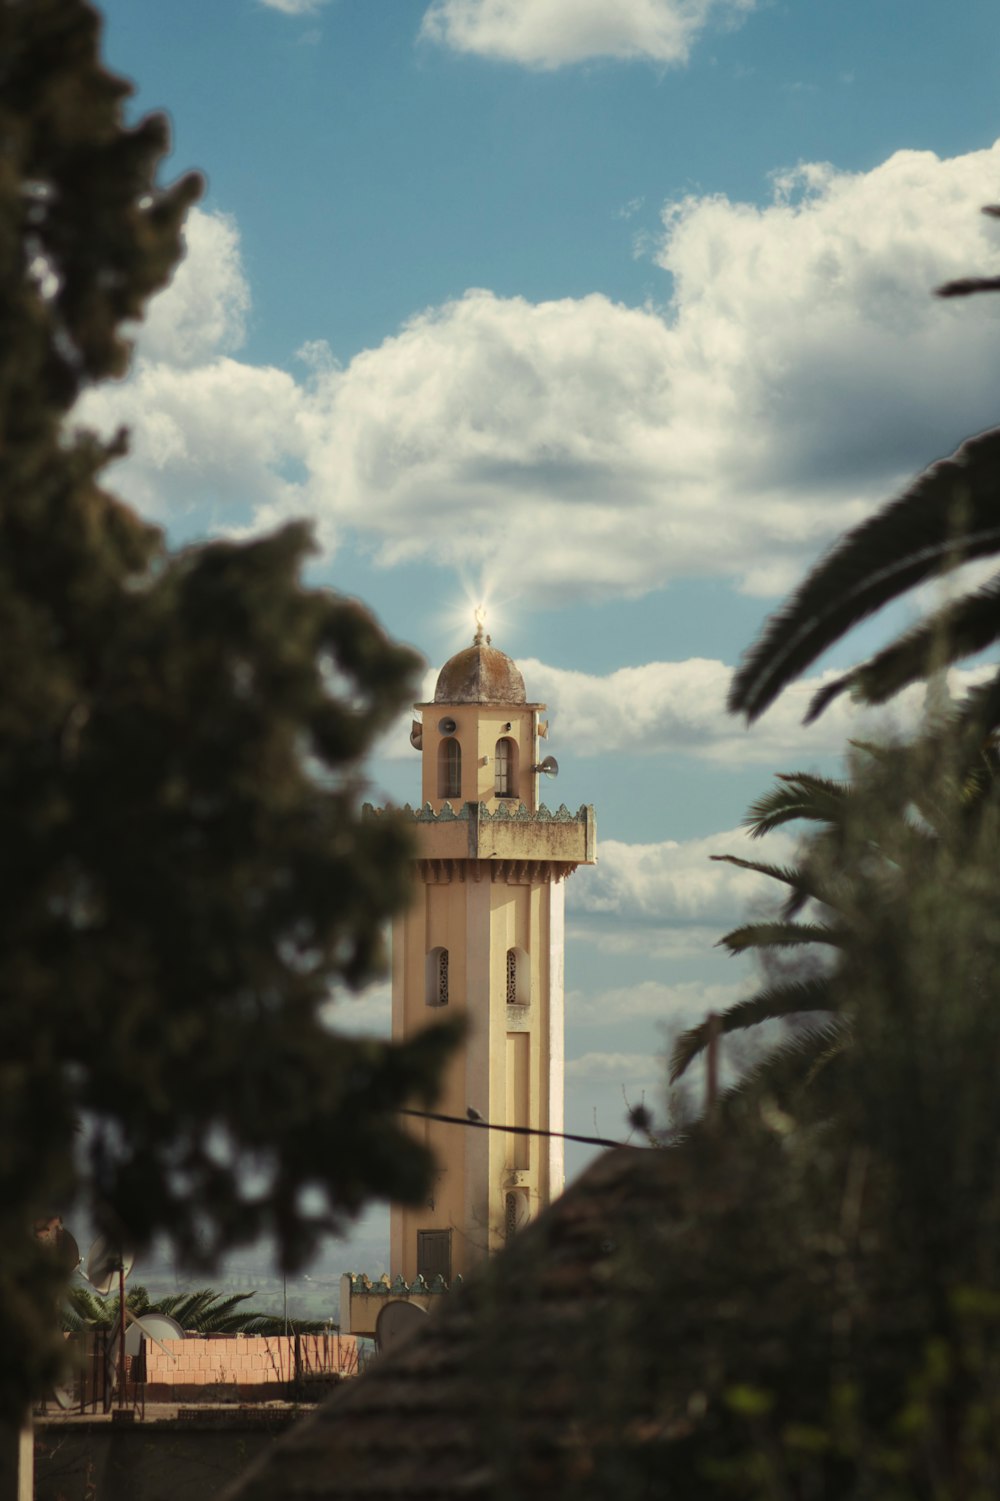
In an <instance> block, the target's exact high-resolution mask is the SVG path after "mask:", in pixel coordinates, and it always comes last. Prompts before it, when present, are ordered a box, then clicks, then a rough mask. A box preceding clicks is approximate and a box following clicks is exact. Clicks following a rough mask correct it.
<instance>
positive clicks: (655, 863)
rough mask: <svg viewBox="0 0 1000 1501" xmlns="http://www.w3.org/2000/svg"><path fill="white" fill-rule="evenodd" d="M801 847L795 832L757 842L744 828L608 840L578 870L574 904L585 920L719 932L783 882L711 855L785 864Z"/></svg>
mask: <svg viewBox="0 0 1000 1501" xmlns="http://www.w3.org/2000/svg"><path fill="white" fill-rule="evenodd" d="M795 846H796V839H795V838H794V837H793V836H792V835H790V834H784V833H781V832H776V833H774V834H769V835H767V836H766V838H765V839H763V840H760V839H755V840H751V839H750V837H749V835H748V834H747V833H746V831H745V830H744V829H728V830H726V831H724V832H722V833H719V834H711V835H709V836H707V837H706V838H704V839H686V840H682V841H677V840H673V839H667V840H664V841H662V842H661V843H659V844H625V843H623V842H622V841H620V840H617V839H602V840H601V843H600V849H599V855H600V858H599V860H598V863H597V864H596V865H594V866H589V867H582V868H581V869H580V870H578V871H577V873H576V875H575V876H574V878H573V881H572V882H571V884H570V886H569V888H568V892H567V904H568V906H569V910H570V913H571V914H572V916H573V919H574V922H575V923H577V924H582V923H583V922H585V921H586V920H587V919H591V920H597V921H601V922H603V921H606V920H608V919H614V920H615V922H619V921H623V922H625V923H632V924H653V925H655V926H657V927H661V928H667V927H671V926H679V927H686V926H688V925H691V924H695V925H697V926H699V927H702V928H705V927H708V928H712V929H714V932H715V938H718V937H719V936H720V935H721V934H722V933H723V932H724V931H725V929H726V928H727V927H731V926H733V925H734V924H735V923H737V922H738V921H739V920H740V918H741V917H742V916H743V914H744V913H745V912H746V910H747V908H748V907H749V906H750V905H751V904H754V903H760V902H761V901H762V900H764V899H773V898H774V897H775V895H780V892H781V889H782V888H780V887H779V886H777V885H776V884H775V883H774V882H773V881H771V880H769V879H768V878H767V877H765V876H760V875H756V874H754V873H753V872H751V871H746V870H741V869H739V867H737V866H735V865H729V864H728V863H726V862H724V861H719V860H713V859H711V856H712V855H737V856H739V857H740V858H741V859H744V860H764V861H767V862H769V863H771V864H781V863H782V862H784V861H787V860H789V859H790V858H791V857H792V855H793V852H794V850H795Z"/></svg>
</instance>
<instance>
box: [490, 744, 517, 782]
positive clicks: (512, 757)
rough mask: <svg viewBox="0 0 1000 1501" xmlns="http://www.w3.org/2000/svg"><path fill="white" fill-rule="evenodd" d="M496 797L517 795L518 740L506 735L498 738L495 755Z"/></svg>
mask: <svg viewBox="0 0 1000 1501" xmlns="http://www.w3.org/2000/svg"><path fill="white" fill-rule="evenodd" d="M493 765H494V767H495V768H496V770H495V774H494V777H493V795H494V797H517V741H516V740H511V739H510V738H509V737H508V736H506V735H505V736H504V737H503V739H502V740H498V741H497V744H496V751H495V752H494V756H493Z"/></svg>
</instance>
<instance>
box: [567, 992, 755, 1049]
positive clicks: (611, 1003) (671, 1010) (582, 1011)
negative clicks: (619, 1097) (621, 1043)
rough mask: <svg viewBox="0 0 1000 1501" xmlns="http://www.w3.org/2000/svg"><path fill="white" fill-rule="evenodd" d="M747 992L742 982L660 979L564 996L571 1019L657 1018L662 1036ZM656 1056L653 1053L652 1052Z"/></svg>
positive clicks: (593, 1021) (596, 1021)
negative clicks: (661, 980)
mask: <svg viewBox="0 0 1000 1501" xmlns="http://www.w3.org/2000/svg"><path fill="white" fill-rule="evenodd" d="M746 994H747V987H746V986H745V985H739V984H735V985H712V984H706V983H704V982H703V981H701V980H683V981H681V982H680V983H679V984H676V985H665V984H663V983H661V982H660V981H659V980H639V981H637V982H636V983H635V984H634V985H620V986H615V987H613V988H611V989H608V990H601V991H597V992H594V993H588V994H583V993H581V992H578V991H573V992H571V993H569V994H568V995H567V997H566V1014H567V1016H568V1017H569V1018H570V1020H571V1021H572V1022H573V1023H579V1024H580V1025H586V1026H601V1025H606V1024H607V1023H608V1022H611V1021H614V1022H615V1023H616V1025H623V1024H624V1023H626V1022H633V1021H658V1022H661V1023H662V1024H663V1027H664V1037H665V1038H666V1037H667V1036H669V1035H671V1034H672V1033H673V1032H675V1031H679V1030H682V1029H683V1028H684V1027H690V1026H693V1025H694V1023H695V1022H697V1021H699V1020H700V1019H701V1018H702V1017H703V1016H705V1015H706V1014H707V1013H708V1012H709V1011H720V1012H721V1011H725V1010H726V1008H727V1007H728V1006H732V1005H734V1004H735V1003H736V1002H737V1001H738V1000H741V999H742V998H743V997H744V996H745V995H746ZM653 1056H654V1059H655V1054H654V1055H653Z"/></svg>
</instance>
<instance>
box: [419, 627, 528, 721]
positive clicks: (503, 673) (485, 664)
mask: <svg viewBox="0 0 1000 1501" xmlns="http://www.w3.org/2000/svg"><path fill="white" fill-rule="evenodd" d="M434 702H435V703H436V704H523V703H524V702H525V692H524V678H523V677H522V676H521V674H520V673H519V672H518V670H517V668H516V666H515V665H514V663H513V662H512V661H511V659H510V657H508V656H507V654H506V652H502V651H498V650H497V648H496V647H495V646H491V645H490V638H489V636H484V635H483V628H482V626H481V625H480V627H479V629H478V630H477V631H476V639H475V640H474V641H473V643H472V645H471V646H467V647H466V648H465V650H464V651H460V652H456V653H455V655H454V656H453V657H450V658H449V660H448V661H447V662H446V663H445V664H444V666H443V667H442V669H441V671H440V672H439V673H438V680H437V687H436V688H435V690H434Z"/></svg>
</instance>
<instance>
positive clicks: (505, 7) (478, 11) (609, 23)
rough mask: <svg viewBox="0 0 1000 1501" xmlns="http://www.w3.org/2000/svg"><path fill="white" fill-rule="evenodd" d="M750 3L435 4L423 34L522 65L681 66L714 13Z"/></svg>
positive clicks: (500, 0)
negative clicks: (601, 60)
mask: <svg viewBox="0 0 1000 1501" xmlns="http://www.w3.org/2000/svg"><path fill="white" fill-rule="evenodd" d="M752 6H753V0H615V3H614V4H611V3H609V0H434V3H433V4H432V5H431V6H430V8H429V10H428V11H427V13H426V15H425V16H424V21H423V26H422V28H421V34H422V35H423V36H424V37H426V38H428V39H429V40H431V41H434V42H440V43H442V44H444V45H445V46H448V47H451V48H453V49H454V50H455V51H456V52H470V53H477V54H478V55H479V56H481V57H491V58H498V59H500V60H502V61H504V62H515V63H524V64H526V65H527V66H528V67H537V68H558V67H562V66H563V65H564V64H566V63H579V62H583V61H585V60H586V59H588V58H596V57H613V58H622V59H628V58H648V59H650V60H651V61H653V62H657V63H661V64H672V63H683V62H686V61H687V58H688V54H689V53H690V51H691V45H692V43H693V41H694V39H695V37H696V36H697V35H698V33H699V32H700V31H701V30H702V29H703V27H704V26H705V25H706V24H707V23H708V21H709V20H710V19H712V18H713V17H714V16H715V15H718V14H722V15H724V16H728V17H730V18H731V17H732V16H733V15H734V14H735V13H738V12H740V11H746V10H750V9H751V8H752Z"/></svg>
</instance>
